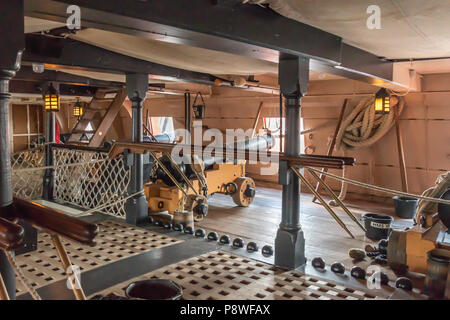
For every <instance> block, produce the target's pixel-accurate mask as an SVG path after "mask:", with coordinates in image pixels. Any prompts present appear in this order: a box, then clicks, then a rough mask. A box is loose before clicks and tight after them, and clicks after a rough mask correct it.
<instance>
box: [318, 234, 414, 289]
mask: <svg viewBox="0 0 450 320" xmlns="http://www.w3.org/2000/svg"><path fill="white" fill-rule="evenodd" d="M387 246H388V241H387V240H381V241H380V242H378V246H377V247H374V246H372V245H367V246H366V248H365V250H361V249H350V251H349V256H350V257H351V258H353V260H354V261H362V260H364V258H365V257H366V256H367V257H369V258H371V259H373V260H374V262H376V263H377V264H381V265H385V264H387V257H386V255H387ZM311 263H312V266H313V267H314V268H315V269H318V270H320V271H323V270H325V261H324V260H323V259H322V258H320V257H317V258H314V259H313V260H312V261H311ZM330 269H331V271H333V272H334V273H336V274H338V275H344V274H345V266H344V265H343V264H342V263H340V262H335V263H333V264H332V265H331V266H330ZM350 275H351V276H352V277H353V278H356V279H359V280H366V279H367V280H371V281H376V279H379V281H380V284H381V285H383V286H387V285H389V278H388V276H387V275H386V274H385V273H384V272H381V271H377V272H375V273H374V274H372V275H371V276H370V277H367V273H366V270H364V269H363V268H361V267H359V266H354V267H352V269H351V270H350ZM395 287H396V288H399V289H403V290H407V291H411V290H412V289H413V283H412V281H411V279H409V278H406V277H399V278H398V279H397V280H396V281H395Z"/></svg>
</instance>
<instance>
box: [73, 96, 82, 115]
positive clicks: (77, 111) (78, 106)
mask: <svg viewBox="0 0 450 320" xmlns="http://www.w3.org/2000/svg"><path fill="white" fill-rule="evenodd" d="M83 111H84V110H83V106H82V105H81V103H80V100H79V99H77V102H76V103H75V105H74V106H73V115H74V116H75V117H80V116H82V115H83Z"/></svg>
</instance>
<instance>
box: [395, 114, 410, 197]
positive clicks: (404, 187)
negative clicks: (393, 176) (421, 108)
mask: <svg viewBox="0 0 450 320" xmlns="http://www.w3.org/2000/svg"><path fill="white" fill-rule="evenodd" d="M394 118H395V130H396V132H397V150H398V162H399V165H400V177H401V180H402V191H403V192H408V177H407V174H406V165H405V154H404V152H403V139H402V133H401V131H400V119H399V118H400V114H399V110H398V106H395V107H394Z"/></svg>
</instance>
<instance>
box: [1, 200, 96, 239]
mask: <svg viewBox="0 0 450 320" xmlns="http://www.w3.org/2000/svg"><path fill="white" fill-rule="evenodd" d="M9 217H17V218H20V219H23V220H25V221H27V222H29V223H31V224H32V225H33V226H34V227H35V228H37V229H40V230H43V231H46V232H50V233H54V234H58V235H61V236H62V237H65V238H68V239H69V240H73V241H76V242H79V243H82V244H85V245H89V246H95V244H96V242H95V237H96V236H97V234H98V231H99V229H98V226H97V225H96V224H94V223H90V222H86V221H83V220H81V219H78V218H74V217H71V216H68V215H66V214H64V213H63V212H61V211H58V210H55V209H51V208H47V207H45V206H43V205H41V204H38V203H35V202H32V201H28V200H24V199H19V198H16V197H15V198H14V202H13V206H12V210H11V212H10V214H9Z"/></svg>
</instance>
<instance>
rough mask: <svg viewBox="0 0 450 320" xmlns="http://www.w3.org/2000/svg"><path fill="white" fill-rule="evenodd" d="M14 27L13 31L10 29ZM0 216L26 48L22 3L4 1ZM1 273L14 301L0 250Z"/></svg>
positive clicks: (7, 192) (8, 198)
mask: <svg viewBox="0 0 450 320" xmlns="http://www.w3.org/2000/svg"><path fill="white" fill-rule="evenodd" d="M11 26H13V28H12V27H11ZM0 29H1V30H2V40H1V41H0V215H1V209H2V208H4V207H7V206H10V205H11V204H12V200H13V194H12V187H11V145H10V143H11V131H10V123H9V101H10V98H11V94H10V93H9V81H10V80H11V78H13V77H14V75H15V74H16V72H17V71H18V70H19V68H20V61H21V58H22V52H23V49H24V47H25V37H24V20H23V1H21V0H14V1H3V2H2V10H0ZM0 273H1V275H2V277H3V280H4V281H5V285H6V288H7V290H8V294H9V297H10V298H11V299H15V297H16V280H15V275H14V271H13V270H12V268H11V265H10V264H9V262H8V259H7V257H6V255H5V254H4V252H3V251H2V250H0Z"/></svg>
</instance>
